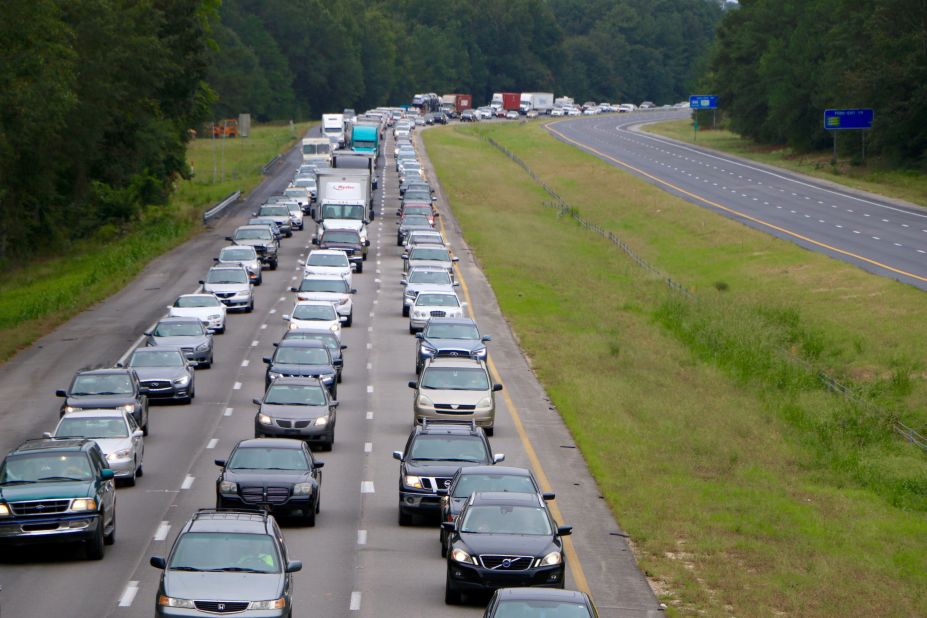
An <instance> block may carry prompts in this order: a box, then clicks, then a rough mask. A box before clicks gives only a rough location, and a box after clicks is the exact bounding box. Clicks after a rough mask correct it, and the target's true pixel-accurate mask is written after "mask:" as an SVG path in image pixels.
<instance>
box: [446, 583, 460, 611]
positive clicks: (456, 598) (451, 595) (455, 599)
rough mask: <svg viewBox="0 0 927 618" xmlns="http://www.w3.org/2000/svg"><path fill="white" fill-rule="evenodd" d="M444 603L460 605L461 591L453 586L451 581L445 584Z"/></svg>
mask: <svg viewBox="0 0 927 618" xmlns="http://www.w3.org/2000/svg"><path fill="white" fill-rule="evenodd" d="M444 603H445V604H446V605H460V591H459V590H457V589H455V588H453V587H452V586H451V582H450V579H448V580H447V581H446V582H445V583H444Z"/></svg>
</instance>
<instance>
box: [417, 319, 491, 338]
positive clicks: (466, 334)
mask: <svg viewBox="0 0 927 618" xmlns="http://www.w3.org/2000/svg"><path fill="white" fill-rule="evenodd" d="M425 337H431V338H433V339H467V340H472V339H479V338H480V331H479V330H477V328H476V326H473V325H472V324H441V323H440V322H438V323H435V322H429V323H428V326H426V327H425Z"/></svg>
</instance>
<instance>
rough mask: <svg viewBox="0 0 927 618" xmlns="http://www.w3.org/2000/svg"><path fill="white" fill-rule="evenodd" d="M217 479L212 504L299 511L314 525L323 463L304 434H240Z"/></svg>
mask: <svg viewBox="0 0 927 618" xmlns="http://www.w3.org/2000/svg"><path fill="white" fill-rule="evenodd" d="M216 465H217V466H220V467H221V468H222V472H221V473H220V474H219V478H218V479H216V508H218V509H223V508H235V507H243V508H255V507H259V508H263V509H269V510H270V511H271V512H273V513H285V514H288V515H295V514H296V513H299V514H300V515H301V516H302V518H303V521H305V522H306V523H307V524H308V525H310V526H314V525H315V516H316V514H317V513H318V512H319V505H320V502H319V500H320V496H319V491H320V490H321V486H322V466H324V465H325V462H322V461H316V460H315V459H314V458H313V457H312V452H311V451H310V450H309V447H308V446H307V445H306V443H305V442H303V441H302V440H289V439H283V438H256V439H252V440H242V441H241V442H239V443H238V444H237V445H236V446H235V448H234V449H232V454H231V455H229V458H228V460H225V459H217V460H216Z"/></svg>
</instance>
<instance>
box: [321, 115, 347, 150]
mask: <svg viewBox="0 0 927 618" xmlns="http://www.w3.org/2000/svg"><path fill="white" fill-rule="evenodd" d="M322 135H324V136H325V137H327V138H328V141H330V142H331V143H332V145H333V146H334V147H335V148H343V147H344V114H322Z"/></svg>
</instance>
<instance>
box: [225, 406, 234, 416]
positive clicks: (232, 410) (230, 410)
mask: <svg viewBox="0 0 927 618" xmlns="http://www.w3.org/2000/svg"><path fill="white" fill-rule="evenodd" d="M234 411H235V408H226V409H225V412H224V413H223V416H232V412H234Z"/></svg>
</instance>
